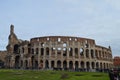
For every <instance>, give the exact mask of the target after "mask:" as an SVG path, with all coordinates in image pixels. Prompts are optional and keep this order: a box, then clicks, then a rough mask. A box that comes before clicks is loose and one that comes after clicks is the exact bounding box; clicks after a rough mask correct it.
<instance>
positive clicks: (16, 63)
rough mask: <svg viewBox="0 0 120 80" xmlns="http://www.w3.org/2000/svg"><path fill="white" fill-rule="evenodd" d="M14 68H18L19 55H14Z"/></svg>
mask: <svg viewBox="0 0 120 80" xmlns="http://www.w3.org/2000/svg"><path fill="white" fill-rule="evenodd" d="M15 68H17V69H18V68H20V56H16V57H15Z"/></svg>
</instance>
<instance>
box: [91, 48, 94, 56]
mask: <svg viewBox="0 0 120 80" xmlns="http://www.w3.org/2000/svg"><path fill="white" fill-rule="evenodd" d="M91 58H94V50H93V49H91Z"/></svg>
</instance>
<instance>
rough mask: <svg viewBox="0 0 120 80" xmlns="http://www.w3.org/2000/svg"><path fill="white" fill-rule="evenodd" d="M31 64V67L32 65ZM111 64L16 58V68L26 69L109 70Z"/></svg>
mask: <svg viewBox="0 0 120 80" xmlns="http://www.w3.org/2000/svg"><path fill="white" fill-rule="evenodd" d="M30 64H31V65H30ZM110 66H111V65H110V64H108V63H103V62H90V61H66V60H64V61H61V60H57V61H54V60H50V61H49V60H40V61H38V60H35V58H34V56H32V57H31V60H30V61H29V60H25V61H23V60H21V59H20V56H16V58H15V66H14V67H15V68H19V67H26V68H30V67H31V68H63V69H65V68H69V69H78V68H82V69H96V68H98V69H108V68H110Z"/></svg>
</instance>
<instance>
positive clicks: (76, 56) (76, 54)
mask: <svg viewBox="0 0 120 80" xmlns="http://www.w3.org/2000/svg"><path fill="white" fill-rule="evenodd" d="M75 58H78V48H75Z"/></svg>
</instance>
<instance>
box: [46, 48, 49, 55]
mask: <svg viewBox="0 0 120 80" xmlns="http://www.w3.org/2000/svg"><path fill="white" fill-rule="evenodd" d="M46 55H49V47H47V48H46Z"/></svg>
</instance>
